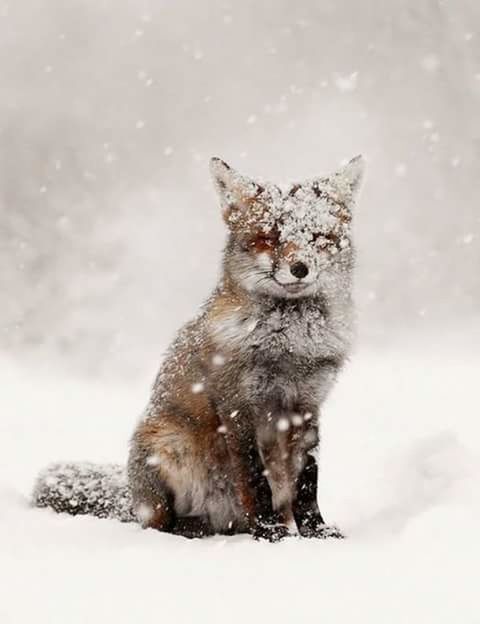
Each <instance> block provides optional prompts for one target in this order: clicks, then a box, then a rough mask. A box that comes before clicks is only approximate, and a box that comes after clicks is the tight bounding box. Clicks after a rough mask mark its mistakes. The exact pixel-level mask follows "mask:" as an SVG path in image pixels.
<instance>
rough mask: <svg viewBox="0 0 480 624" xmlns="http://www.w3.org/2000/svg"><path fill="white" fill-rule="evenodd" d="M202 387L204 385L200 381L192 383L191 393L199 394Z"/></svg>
mask: <svg viewBox="0 0 480 624" xmlns="http://www.w3.org/2000/svg"><path fill="white" fill-rule="evenodd" d="M204 388H205V386H204V384H203V383H201V382H199V383H194V384H192V392H193V394H200V392H203V390H204Z"/></svg>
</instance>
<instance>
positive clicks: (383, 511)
mask: <svg viewBox="0 0 480 624" xmlns="http://www.w3.org/2000/svg"><path fill="white" fill-rule="evenodd" d="M479 365H480V357H478V356H476V355H475V354H474V353H473V352H472V353H468V352H465V353H456V352H455V351H453V350H452V351H449V352H442V353H440V352H438V351H436V350H435V349H429V350H426V349H425V350H423V352H421V350H420V349H418V352H416V351H412V349H408V350H407V349H405V350H402V349H395V350H391V351H383V352H368V351H364V350H362V349H360V350H359V352H358V353H357V355H356V356H355V357H354V358H353V361H352V363H351V364H350V366H349V367H348V370H347V371H346V373H345V374H344V375H343V377H342V379H341V382H340V383H339V385H338V387H337V388H336V391H335V393H334V395H333V396H332V398H331V400H330V401H329V403H328V405H327V407H326V410H325V414H324V418H323V443H322V454H321V458H322V459H321V463H322V473H321V500H320V502H321V508H322V510H323V512H324V515H325V516H326V518H327V520H328V521H330V522H335V523H336V524H338V525H339V526H340V527H341V528H342V529H343V530H344V531H345V532H346V533H347V534H348V539H346V540H344V541H336V540H331V541H310V540H300V539H293V538H292V539H289V540H285V541H284V542H282V543H280V544H269V543H263V542H262V543H257V542H254V541H252V540H251V539H249V538H248V537H247V536H236V537H233V538H223V537H215V538H209V539H205V540H202V541H198V540H195V541H188V540H184V539H182V538H179V537H174V536H170V535H163V534H159V533H156V532H154V531H142V530H141V529H140V528H139V527H138V526H136V525H133V524H131V525H122V524H120V523H117V522H115V521H106V520H104V521H102V520H96V519H93V518H87V517H69V516H59V515H55V514H54V513H51V512H49V511H47V510H37V509H31V508H30V507H29V505H28V496H29V491H30V488H31V486H32V483H33V480H34V478H35V475H36V473H37V471H38V470H39V468H40V467H41V466H43V465H44V464H45V463H48V462H49V461H51V460H61V459H71V460H74V459H78V460H85V459H88V460H92V461H124V460H125V457H126V448H127V440H128V437H129V435H130V432H131V431H132V429H133V425H134V421H135V419H136V418H137V416H138V415H139V414H140V412H141V410H142V407H143V405H144V403H145V401H146V398H147V394H148V387H147V384H145V383H144V384H138V383H136V384H132V385H131V386H129V385H128V384H125V383H122V384H120V383H119V384H113V383H110V384H107V383H101V384H100V383H93V382H86V381H78V380H73V379H61V378H59V377H58V374H56V373H55V375H54V374H53V373H50V374H47V373H46V372H44V371H41V372H40V371H38V370H34V369H33V368H27V367H25V366H22V367H20V366H19V365H18V364H13V363H11V362H8V361H4V362H1V363H0V374H1V378H2V391H1V394H0V457H1V464H2V470H1V473H0V588H1V599H0V622H1V623H2V624H11V623H15V624H17V623H21V624H23V623H27V622H28V623H30V622H35V624H43V623H45V624H56V623H59V624H60V623H61V624H76V623H80V622H82V623H83V622H85V623H86V622H88V623H92V624H95V623H97V622H98V623H100V622H102V623H107V622H108V623H110V622H112V623H115V624H121V623H122V624H123V623H132V622H148V623H149V624H150V623H152V622H174V623H175V624H178V623H180V622H181V623H183V622H188V623H191V622H209V623H214V622H222V623H223V622H229V623H230V622H232V623H234V622H242V623H243V624H245V623H246V622H250V623H252V622H253V623H256V622H275V624H279V623H283V622H285V623H292V622H299V623H302V622H309V621H312V622H322V623H330V622H332V623H336V624H338V623H344V622H345V623H346V622H348V623H350V622H352V623H353V622H356V623H358V622H368V623H369V624H370V623H372V622H374V623H377V622H379V623H380V622H381V623H382V624H384V623H385V622H388V623H389V624H392V623H396V622H409V623H421V624H425V623H429V622H435V624H438V623H440V622H448V623H451V622H461V624H469V623H470V622H471V623H472V624H473V623H478V622H480V607H479V602H480V599H479V591H478V585H479V582H478V576H477V567H478V561H479V560H480V545H479V540H478V534H477V530H478V527H479V526H480V479H479V478H480V424H479V422H478V420H479V416H480V414H479V407H478V370H479Z"/></svg>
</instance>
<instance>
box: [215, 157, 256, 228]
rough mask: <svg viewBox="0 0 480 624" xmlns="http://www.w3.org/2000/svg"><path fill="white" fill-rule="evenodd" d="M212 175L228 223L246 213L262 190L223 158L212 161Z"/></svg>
mask: <svg viewBox="0 0 480 624" xmlns="http://www.w3.org/2000/svg"><path fill="white" fill-rule="evenodd" d="M210 173H211V174H212V180H213V183H214V186H215V189H216V190H217V193H218V195H219V197H220V202H221V205H222V210H223V216H224V219H225V221H226V222H227V223H229V222H230V220H231V217H232V216H233V215H234V214H235V215H236V216H237V217H238V216H239V213H242V212H244V211H246V210H247V209H248V207H249V205H250V204H251V201H252V199H253V198H254V197H256V196H257V195H258V193H259V192H260V190H261V189H262V187H260V186H259V185H258V184H257V183H256V182H255V181H254V180H251V179H250V178H247V177H246V176H243V175H241V174H239V173H238V172H237V171H235V169H233V168H232V167H230V165H227V163H226V162H225V161H224V160H222V159H221V158H216V157H214V158H211V159H210Z"/></svg>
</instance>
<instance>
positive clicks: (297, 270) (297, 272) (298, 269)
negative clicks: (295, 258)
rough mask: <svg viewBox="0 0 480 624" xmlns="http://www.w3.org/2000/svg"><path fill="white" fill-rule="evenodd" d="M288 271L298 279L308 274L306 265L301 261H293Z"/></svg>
mask: <svg viewBox="0 0 480 624" xmlns="http://www.w3.org/2000/svg"><path fill="white" fill-rule="evenodd" d="M290 273H291V274H292V275H293V276H294V277H298V279H302V278H303V277H306V276H307V275H308V267H307V265H306V264H304V263H303V262H294V263H293V264H292V266H291V267H290Z"/></svg>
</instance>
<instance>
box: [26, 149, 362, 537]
mask: <svg viewBox="0 0 480 624" xmlns="http://www.w3.org/2000/svg"><path fill="white" fill-rule="evenodd" d="M364 169H365V165H364V159H363V157H362V156H357V157H355V158H353V159H352V160H350V161H349V162H348V163H347V164H345V165H343V166H342V167H340V168H339V169H337V170H335V171H334V172H333V173H331V174H328V175H324V176H319V177H316V178H312V179H308V180H306V181H303V182H300V183H292V184H289V185H288V186H286V187H283V188H282V187H281V186H279V185H277V184H274V183H271V182H265V181H263V180H259V179H257V178H251V177H249V176H246V175H244V174H241V173H239V172H237V171H236V170H235V169H234V168H232V167H231V166H230V165H228V164H227V163H226V162H225V161H224V160H222V159H220V158H216V157H215V158H212V159H211V161H210V171H211V177H212V180H213V185H214V187H215V189H216V192H217V195H218V200H219V204H220V208H221V212H222V216H223V220H224V222H225V225H226V229H227V241H226V245H225V248H224V252H223V259H222V265H221V274H220V279H219V282H218V284H217V286H216V287H215V289H214V291H213V293H212V294H211V296H210V297H209V298H208V299H207V301H206V302H205V303H204V305H203V306H202V308H201V310H200V313H199V314H198V315H197V317H196V318H195V319H194V320H192V321H190V322H189V323H187V324H186V325H185V326H184V327H183V328H182V329H181V330H180V331H179V333H178V334H177V337H176V338H175V340H174V341H173V344H172V345H171V347H170V348H169V350H168V351H167V354H166V356H165V358H164V360H163V363H162V365H161V367H160V370H159V372H158V374H157V377H156V379H155V382H154V384H153V388H152V392H151V396H150V399H149V402H148V404H147V407H146V409H145V410H144V413H143V415H142V417H141V419H140V420H139V422H138V424H137V426H136V428H135V430H134V433H133V436H132V438H131V441H130V449H129V457H128V462H127V467H126V469H125V468H124V467H122V466H117V465H109V466H96V465H94V464H72V463H67V464H61V463H60V464H54V465H52V466H49V467H47V469H46V470H44V471H43V472H42V473H41V474H40V476H39V477H38V479H37V482H36V485H35V487H34V493H33V497H32V500H33V504H34V505H36V506H38V507H50V508H52V509H54V510H55V511H66V512H68V513H71V514H77V513H88V514H92V515H95V516H98V517H109V518H116V519H118V520H121V521H132V522H133V521H136V522H139V523H140V525H141V526H142V527H144V528H151V529H156V530H158V531H161V532H167V533H174V534H178V535H182V536H184V537H204V536H207V535H215V534H237V533H248V534H250V535H252V536H253V537H254V538H257V539H267V540H269V541H272V542H276V541H279V540H281V539H283V538H284V537H287V536H291V535H299V536H301V537H307V538H320V539H324V538H326V537H338V538H341V537H343V535H342V533H341V532H340V531H339V530H338V529H337V528H336V527H335V526H330V525H327V524H326V522H325V521H324V518H323V516H322V514H321V512H320V508H319V504H318V496H317V494H318V492H317V490H318V472H319V470H318V451H319V442H320V433H319V425H320V416H321V413H322V412H323V406H324V403H325V400H326V399H327V397H328V396H329V394H330V392H331V390H332V388H333V386H334V384H335V382H336V380H337V378H338V376H339V373H340V372H341V370H342V369H343V368H344V366H345V363H346V361H347V359H348V357H349V354H350V351H351V348H352V341H353V334H354V305H353V293H352V288H353V273H354V266H355V248H354V244H353V239H352V221H353V215H354V212H355V211H354V207H355V205H356V202H357V198H358V193H359V190H360V187H361V183H362V180H363V176H364Z"/></svg>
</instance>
